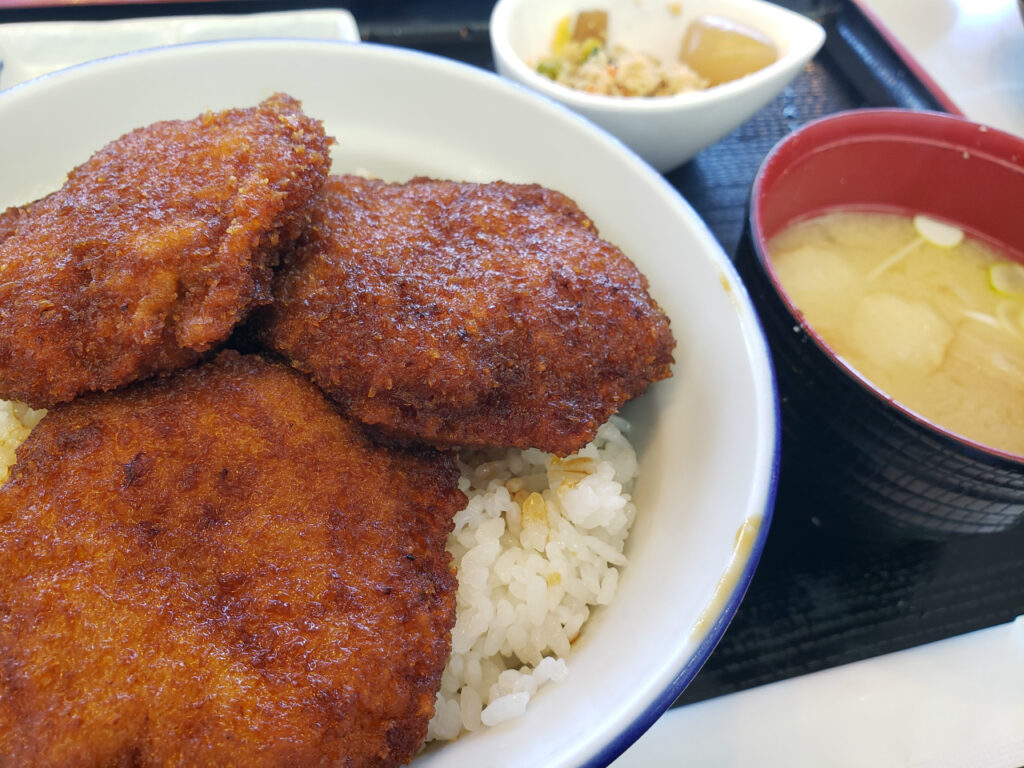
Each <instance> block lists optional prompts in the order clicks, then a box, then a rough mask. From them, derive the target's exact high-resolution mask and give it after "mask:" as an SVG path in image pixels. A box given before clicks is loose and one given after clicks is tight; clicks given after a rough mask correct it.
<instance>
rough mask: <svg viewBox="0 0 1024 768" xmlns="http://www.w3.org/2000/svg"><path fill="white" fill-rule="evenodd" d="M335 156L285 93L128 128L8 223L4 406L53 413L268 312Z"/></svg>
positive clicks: (2, 222)
mask: <svg viewBox="0 0 1024 768" xmlns="http://www.w3.org/2000/svg"><path fill="white" fill-rule="evenodd" d="M328 146H329V139H328V138H327V136H326V135H325V134H324V130H323V126H322V125H321V124H320V123H319V122H318V121H316V120H313V119H311V118H309V117H307V116H306V115H304V114H303V113H302V111H301V109H300V107H299V103H298V102H297V101H295V100H294V99H292V98H290V97H288V96H284V95H277V96H274V97H272V98H270V99H268V100H267V101H265V102H263V103H262V104H260V105H259V106H257V107H254V108H251V109H233V110H228V111H225V112H215V113H207V114H204V115H202V116H200V117H198V118H196V119H194V120H184V121H172V122H162V123H155V124H153V125H150V126H148V127H145V128H140V129H138V130H135V131H132V132H131V133H129V134H127V135H125V136H122V137H121V138H119V139H117V140H115V141H113V142H111V143H110V144H108V145H107V146H106V147H104V148H103V149H101V150H100V151H99V152H97V153H96V154H94V155H93V156H92V157H91V158H90V159H89V160H87V161H86V162H85V163H84V164H82V165H80V166H79V167H77V168H75V169H74V170H73V171H71V173H70V174H69V175H68V179H67V182H66V183H65V184H64V186H63V187H62V188H61V189H59V190H58V191H56V192H54V193H52V194H50V195H48V196H47V197H44V198H42V199H41V200H38V201H36V202H34V203H30V204H28V205H26V206H24V207H23V208H21V209H9V210H8V211H6V212H5V213H3V214H0V397H2V398H5V399H17V400H23V401H25V402H27V403H29V404H31V405H33V406H35V407H40V406H49V405H52V404H54V403H58V402H65V401H67V400H70V399H72V398H73V397H74V396H76V395H77V394H79V393H81V392H85V391H90V390H107V389H113V388H115V387H119V386H122V385H124V384H127V383H129V382H131V381H134V380H136V379H139V378H143V377H146V376H149V375H151V374H153V373H157V372H160V371H168V370H173V369H175V368H180V367H185V366H188V365H191V364H193V363H195V362H196V361H197V360H198V359H199V358H200V356H201V355H202V353H204V352H206V351H207V350H209V349H210V348H211V347H212V346H213V345H215V344H217V343H218V342H220V341H222V340H223V339H225V338H227V336H228V335H229V334H230V333H231V330H232V329H233V328H234V327H235V325H236V324H237V323H239V322H240V321H241V320H242V319H243V318H244V317H245V316H246V314H247V313H248V312H249V310H250V309H252V308H253V307H254V306H256V305H259V304H262V303H265V302H266V301H267V300H268V296H269V294H268V287H269V282H270V278H271V275H272V267H273V266H275V265H276V263H277V259H278V255H279V252H280V250H281V249H282V248H284V247H287V246H288V245H289V244H290V243H291V241H293V240H294V239H295V237H296V236H297V235H298V234H299V232H300V231H301V230H302V229H303V228H304V226H305V225H306V222H307V214H308V206H307V204H308V202H309V200H310V199H311V198H312V197H313V195H314V194H315V193H317V192H318V191H319V190H320V188H321V187H322V185H323V183H324V180H325V179H326V176H327V171H328V168H329V165H330V157H329V153H328Z"/></svg>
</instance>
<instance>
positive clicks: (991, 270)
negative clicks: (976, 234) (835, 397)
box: [768, 211, 1024, 455]
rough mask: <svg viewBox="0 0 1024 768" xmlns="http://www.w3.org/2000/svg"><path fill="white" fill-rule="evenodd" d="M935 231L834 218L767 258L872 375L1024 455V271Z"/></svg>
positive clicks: (790, 233) (780, 239) (786, 235)
mask: <svg viewBox="0 0 1024 768" xmlns="http://www.w3.org/2000/svg"><path fill="white" fill-rule="evenodd" d="M935 225H936V223H935V222H932V221H930V220H922V217H911V216H907V215H902V214H896V213H877V212H862V211H835V212H831V213H827V214H824V215H822V216H818V217H815V218H812V219H808V220H805V221H802V222H797V223H796V224H793V225H791V226H789V227H787V228H786V229H785V230H783V231H782V232H780V233H779V234H778V235H777V236H776V237H774V238H772V240H771V241H770V242H769V244H768V254H769V258H770V260H771V263H772V266H773V268H774V270H775V273H776V275H777V277H778V279H779V282H780V283H781V285H782V287H783V289H784V290H785V291H786V293H787V294H788V295H789V297H790V299H791V301H792V302H793V304H794V305H795V306H796V307H797V309H798V310H799V311H800V312H801V313H802V314H803V316H804V319H805V320H806V321H807V323H808V324H809V325H810V326H811V327H812V328H813V329H814V330H815V332H817V333H818V335H819V336H821V338H822V339H823V340H824V341H825V342H826V343H827V344H828V345H829V346H830V347H831V348H832V349H833V351H834V352H835V353H837V354H838V355H839V356H841V357H842V358H843V359H844V360H845V361H846V362H847V363H848V364H849V365H850V366H851V367H853V368H854V369H856V370H857V371H858V372H859V373H860V374H861V375H862V376H863V377H865V378H866V379H868V380H869V381H871V382H872V383H873V384H874V385H875V386H876V387H878V388H879V389H881V390H882V391H883V392H885V393H886V394H888V395H889V396H891V397H892V398H893V399H895V400H897V401H899V402H900V403H902V404H903V405H904V406H905V407H907V408H908V409H910V410H912V411H915V412H916V413H918V414H920V415H921V416H923V417H924V418H926V419H928V420H929V421H932V422H934V423H936V424H939V425H941V426H943V427H945V428H946V429H948V430H951V431H953V432H956V433H958V434H960V435H962V436H964V437H966V438H968V439H970V440H973V441H975V442H979V443H982V444H985V445H988V446H991V447H993V448H996V449H998V450H1002V451H1006V452H1009V453H1014V454H1021V455H1024V266H1022V265H1021V264H1019V263H1017V262H1015V261H1012V260H1010V258H1009V256H1008V255H1007V254H1005V253H1000V252H999V251H997V250H995V249H994V248H992V247H990V246H989V245H987V244H985V243H982V242H980V241H979V240H977V239H974V238H971V237H967V238H962V237H957V235H961V234H962V233H960V232H959V230H956V229H952V228H950V227H945V228H943V227H942V226H941V225H940V226H938V227H937V228H936V226H935ZM936 230H937V232H938V233H937V234H936ZM951 234H952V235H953V236H951ZM954 240H957V241H958V242H956V243H955V244H953V243H952V242H951V241H954ZM940 243H941V244H940Z"/></svg>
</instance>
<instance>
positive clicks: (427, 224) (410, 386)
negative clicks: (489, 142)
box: [258, 176, 675, 456]
mask: <svg viewBox="0 0 1024 768" xmlns="http://www.w3.org/2000/svg"><path fill="white" fill-rule="evenodd" d="M324 197H325V201H324V205H323V210H322V211H320V212H319V213H318V214H316V215H315V217H314V223H313V227H312V228H311V230H310V232H309V233H308V234H307V236H306V240H305V242H304V243H303V244H302V245H300V247H299V248H298V249H297V252H296V254H295V255H294V257H293V258H289V259H288V260H286V262H285V263H284V265H283V267H282V270H281V272H280V273H279V275H278V276H277V278H275V283H274V289H273V290H274V303H273V304H272V305H271V306H270V307H268V308H267V309H266V310H264V311H261V312H260V316H259V318H258V327H259V331H260V335H261V337H262V339H263V340H264V342H265V343H266V344H267V345H268V346H269V347H271V348H272V349H274V350H276V351H277V352H279V353H280V354H282V355H284V356H285V357H286V358H287V359H288V360H290V361H291V363H292V364H293V365H295V366H296V367H297V368H299V369H300V370H303V371H306V372H308V373H310V374H312V375H313V377H314V379H315V380H316V381H317V383H318V384H320V386H321V387H322V388H324V390H325V391H327V392H328V393H329V394H330V395H331V396H332V397H334V398H335V399H336V400H337V401H338V402H339V403H340V404H341V405H342V406H343V407H344V408H345V409H346V410H347V411H348V412H349V413H351V415H353V416H354V417H355V418H358V419H360V420H361V421H363V422H365V423H366V424H369V425H372V426H374V427H376V428H377V429H379V430H380V431H382V432H384V433H386V434H388V435H392V436H395V437H398V438H402V439H412V440H421V441H425V442H428V443H432V444H436V445H442V446H447V445H466V446H483V445H503V446H515V447H519V448H530V447H535V448H540V449H541V450H544V451H550V452H554V453H557V454H559V455H563V456H564V455H567V454H569V453H572V452H573V451H575V450H578V449H579V448H581V447H583V446H584V445H585V444H586V443H587V442H588V441H590V440H591V439H592V438H593V436H594V434H595V433H596V431H597V428H598V427H599V426H600V425H601V424H602V423H603V422H604V421H606V420H607V418H608V417H609V416H610V415H611V414H612V413H614V412H615V411H616V410H618V408H619V407H620V406H621V405H622V404H623V403H625V402H626V401H628V400H629V399H631V398H633V397H635V396H636V395H639V394H641V393H642V392H643V391H644V390H645V389H646V388H647V386H648V384H649V383H650V382H652V381H657V380H658V379H663V378H666V377H667V376H669V375H671V372H670V365H671V363H672V349H673V347H674V345H675V342H674V340H673V338H672V334H671V331H670V330H669V325H668V320H667V318H666V317H665V316H664V315H663V314H662V312H661V310H660V309H659V308H658V306H657V304H656V303H655V302H654V301H653V299H651V297H650V296H649V295H648V293H647V281H646V280H645V278H644V277H643V276H642V275H641V274H640V273H639V272H638V271H637V269H636V267H635V266H634V265H633V263H632V262H631V261H630V260H629V259H628V258H627V257H626V256H625V255H624V254H623V253H622V252H621V251H620V250H619V249H618V248H616V247H615V246H614V245H612V244H610V243H608V242H606V241H604V240H602V239H601V238H600V237H598V234H597V231H596V229H595V227H594V225H593V224H592V223H591V222H590V220H589V219H587V217H586V216H585V215H584V213H583V212H582V211H580V209H579V208H578V207H577V206H576V205H575V203H573V202H572V201H571V200H570V199H569V198H567V197H565V196H564V195H562V194H560V193H558V192H554V191H551V190H549V189H545V188H543V187H540V186H537V185H516V184H508V183H504V182H493V183H490V184H470V183H456V182H450V181H434V180H430V179H414V180H412V181H411V182H408V183H406V184H387V183H384V182H382V181H378V180H370V179H364V178H361V177H355V176H345V177H332V179H331V180H330V181H329V182H328V184H327V186H326V187H325V193H324Z"/></svg>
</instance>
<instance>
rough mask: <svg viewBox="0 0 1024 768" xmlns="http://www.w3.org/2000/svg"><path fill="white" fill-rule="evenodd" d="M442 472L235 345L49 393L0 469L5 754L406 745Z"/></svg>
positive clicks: (425, 716) (437, 599) (118, 760)
mask: <svg viewBox="0 0 1024 768" xmlns="http://www.w3.org/2000/svg"><path fill="white" fill-rule="evenodd" d="M457 480H458V469H457V467H456V464H455V461H454V460H453V459H452V458H451V457H450V456H448V455H446V454H442V453H439V452H436V451H433V450H430V449H422V450H418V451H413V450H399V449H393V448H386V447H382V446H379V445H376V444H374V443H372V442H370V441H368V440H367V438H366V437H365V435H364V433H363V431H362V430H361V429H360V428H359V427H358V425H354V424H353V423H352V422H349V421H348V420H346V419H344V418H343V417H342V416H341V415H340V414H339V413H338V412H337V410H336V409H335V407H334V406H333V405H332V404H330V403H329V402H328V401H327V400H326V399H325V398H324V396H323V394H322V393H321V392H320V391H319V390H318V389H317V388H316V387H315V386H314V385H313V384H312V383H310V382H309V381H308V380H307V379H305V378H304V377H302V376H301V375H300V374H298V373H296V372H295V371H293V370H292V369H290V368H288V367H287V366H285V365H284V364H282V363H270V362H267V361H265V360H263V359H262V358H259V357H255V356H241V355H238V354H237V353H235V352H224V353H221V355H220V356H219V357H217V358H215V359H214V360H213V361H212V362H209V363H205V364H203V365H200V366H197V367H195V368H191V369H188V370H186V371H179V372H176V373H173V374H169V375H167V376H160V377H155V378H152V379H150V380H148V381H146V382H142V383H137V384H135V385H132V386H131V387H128V388H127V389H124V390H120V391H117V392H110V393H104V394H88V395H83V396H81V397H80V398H76V400H75V401H73V402H72V403H69V404H64V405H60V406H57V407H55V408H53V409H52V410H51V411H50V412H49V414H48V415H47V416H46V418H44V419H43V421H42V422H40V423H39V424H38V425H37V426H36V428H35V430H34V431H33V432H32V434H31V435H30V436H29V437H28V439H27V441H26V442H25V443H24V444H23V445H22V446H21V447H20V449H19V451H18V462H17V464H16V465H15V467H14V469H13V473H12V477H11V479H10V480H9V481H8V483H7V484H6V485H5V486H3V488H0V541H3V542H4V546H3V547H2V548H0V765H4V766H39V765H52V766H56V765H61V766H65V765H67V766H70V765H95V766H128V765H131V766H170V765H179V766H184V765H233V766H285V765H287V766H307V765H345V766H393V765H398V764H401V763H404V762H406V761H408V760H409V759H410V757H411V756H412V755H413V754H414V752H415V750H416V749H417V748H418V746H419V744H420V742H421V741H422V739H423V738H424V735H425V733H426V728H427V722H428V720H429V718H430V717H431V715H432V713H433V707H434V700H435V696H436V694H437V690H438V686H439V684H440V675H441V672H442V670H443V668H444V665H445V663H446V661H447V657H448V655H449V653H450V632H451V629H452V627H453V625H454V622H455V578H454V576H453V574H452V572H451V569H450V555H449V554H448V553H447V552H446V551H445V540H446V537H447V534H448V533H449V531H450V530H451V528H452V518H453V515H454V513H455V512H456V511H457V510H458V509H460V508H461V507H463V506H464V505H465V497H464V496H463V494H462V493H461V492H460V491H459V490H458V489H457Z"/></svg>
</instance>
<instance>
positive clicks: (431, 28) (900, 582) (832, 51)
mask: <svg viewBox="0 0 1024 768" xmlns="http://www.w3.org/2000/svg"><path fill="white" fill-rule="evenodd" d="M779 4H780V5H783V6H786V7H789V8H792V9H793V10H796V11H798V12H800V13H804V14H806V15H808V16H810V17H812V18H814V19H816V20H817V21H819V22H820V23H822V24H823V25H824V26H825V28H826V30H827V32H828V39H827V42H826V44H825V47H824V48H823V50H822V51H821V53H819V55H818V56H817V57H816V58H815V59H814V60H813V61H812V62H811V63H810V64H808V65H807V67H806V68H805V69H804V71H803V72H802V73H801V74H800V75H799V76H798V77H797V78H796V80H794V82H793V83H792V84H791V85H790V86H789V87H788V88H786V89H785V91H783V93H782V94H781V95H780V96H779V97H778V98H776V99H775V101H773V102H772V103H771V104H770V105H768V106H767V107H765V108H764V109H763V110H761V111H760V112H758V113H757V114H756V115H755V116H754V117H753V119H751V120H750V121H748V122H747V123H745V124H744V125H742V126H741V127H739V128H738V129H737V130H735V131H734V132H733V133H732V134H730V135H729V136H728V137H726V138H725V139H724V140H722V141H721V142H719V143H718V144H716V145H714V146H712V147H711V148H709V149H707V150H705V151H704V152H702V153H700V154H699V155H697V157H696V158H694V159H693V160H692V161H691V162H689V163H687V164H686V165H684V166H683V167H681V168H679V169H677V170H675V171H673V172H671V173H670V174H668V175H667V178H668V180H669V181H670V182H671V183H672V184H673V185H674V186H675V188H676V189H677V190H679V192H680V193H681V194H682V195H683V196H684V197H685V198H686V199H687V200H688V201H689V202H690V204H691V205H692V206H693V207H694V208H695V209H696V211H697V212H698V213H699V214H700V215H701V216H702V217H703V219H704V221H705V222H707V224H708V226H709V228H710V229H711V231H712V232H713V233H714V234H715V236H716V237H717V238H718V240H719V241H720V242H721V244H722V246H723V248H724V249H725V251H726V253H728V254H733V253H734V252H735V249H736V246H737V243H738V242H739V240H740V237H741V235H742V232H743V227H744V221H745V216H746V199H747V193H748V190H749V187H750V184H751V181H752V180H753V177H754V174H755V173H756V171H757V168H758V166H759V164H760V162H761V160H762V159H763V158H764V156H765V154H766V153H767V152H768V151H769V150H770V149H771V147H772V146H773V145H774V144H775V143H776V142H777V141H778V140H779V139H780V138H782V137H783V136H785V135H786V134H787V133H788V132H790V131H792V130H794V129H795V128H797V127H799V126H800V125H802V124H803V123H805V122H807V121H809V120H813V119H815V118H817V117H820V116H823V115H826V114H829V113H832V112H837V111H840V110H845V109H854V108H859V107H866V106H892V107H909V108H914V109H933V110H942V109H943V108H944V106H947V105H948V102H946V101H945V100H944V99H943V98H942V96H941V94H937V93H934V92H933V91H930V90H929V87H928V85H927V84H925V83H924V82H922V81H921V80H920V79H919V78H918V77H917V76H916V75H915V71H914V69H913V67H912V66H909V65H908V63H907V62H906V61H904V60H903V59H902V58H901V57H900V55H899V54H898V53H897V51H895V50H894V49H893V48H892V47H891V46H890V44H889V43H888V41H887V40H886V38H885V37H884V36H883V35H881V34H880V33H879V31H878V30H877V29H876V28H875V27H874V26H872V24H871V22H870V20H869V19H868V18H866V17H865V15H864V14H863V13H862V12H861V11H860V9H859V7H858V6H857V5H856V4H855V3H854V2H852V0H825V1H821V0H789V1H788V2H780V3H779ZM337 5H338V4H333V3H318V2H303V3H295V4H291V3H283V2H204V3H198V4H196V3H175V4H169V3H147V4H144V5H126V4H118V3H111V4H101V5H92V6H82V5H73V6H68V5H60V6H58V5H56V4H55V5H54V6H53V7H40V6H34V7H32V8H24V9H19V10H0V22H6V21H29V20H47V19H103V18H123V17H130V16H142V15H146V16H150V15H170V14H178V13H190V14H195V13H225V12H236V13H238V12H255V11H268V10H282V9H285V8H288V9H294V8H296V7H307V8H312V7H333V6H337ZM340 5H341V6H342V7H346V8H348V9H349V10H350V11H352V13H353V15H354V16H355V17H356V21H357V22H358V24H359V28H360V31H361V33H362V36H363V39H364V40H367V41H373V42H379V43H386V44H392V45H400V46H406V47H411V48H417V49H419V50H423V51H427V52H430V53H435V54H439V55H443V56H448V57H451V58H455V59H459V60H461V61H464V62H468V63H470V64H473V65H476V66H480V67H484V68H491V67H492V60H491V52H490V44H489V41H488V38H487V19H488V16H489V14H490V9H491V5H492V3H491V2H490V0H462V1H457V2H451V1H449V2H444V1H442V0H420V1H419V2H397V1H392V0H358V1H353V2H349V3H343V4H340ZM799 471H800V468H799V467H789V466H784V467H783V468H782V472H783V473H786V472H799ZM827 515H828V510H825V509H821V510H816V509H807V508H805V507H804V506H803V505H802V504H800V502H799V500H790V499H780V502H779V504H778V506H777V508H776V513H775V520H774V522H773V524H772V528H771V532H770V534H769V537H768V544H767V547H766V548H765V552H764V556H763V558H762V560H761V564H760V566H759V568H758V570H757V574H756V576H755V577H754V580H753V583H752V584H751V586H750V590H749V592H748V593H747V596H746V598H745V600H744V601H743V603H742V604H741V606H740V609H739V611H738V613H737V615H736V617H735V619H734V620H733V622H732V624H731V625H730V627H729V629H728V631H727V632H726V634H725V636H724V637H723V639H722V641H721V643H720V644H719V646H718V648H717V649H716V650H715V652H714V653H713V654H712V656H711V658H710V659H709V660H708V662H707V664H706V665H705V666H704V668H703V669H702V671H701V672H700V674H699V675H698V676H697V677H696V679H695V680H694V681H693V683H692V684H691V685H690V686H689V687H688V688H687V690H686V691H685V692H684V693H683V695H682V696H681V697H680V699H679V700H678V701H677V702H676V703H677V704H684V703H688V702H693V701H697V700H700V699H706V698H710V697H713V696H719V695H722V694H726V693H730V692H734V691H738V690H742V689H745V688H750V687H753V686H756V685H761V684H764V683H769V682H773V681H776V680H781V679H785V678H789V677H794V676H797V675H802V674H806V673H809V672H814V671H817V670H821V669H826V668H828V667H832V666H836V665H839V664H844V663H848V662H852V661H857V660H860V659H865V658H869V657H872V656H877V655H879V654H883V653H888V652H891V651H897V650H901V649H904V648H908V647H912V646H915V645H920V644H923V643H927V642H931V641H934V640H940V639H943V638H946V637H951V636H953V635H958V634H962V633H964V632H970V631H972V630H976V629H981V628H984V627H989V626H993V625H995V624H1000V623H1003V622H1007V621H1010V620H1012V619H1013V618H1015V617H1016V616H1017V615H1018V614H1022V613H1024V528H1018V529H1015V530H1012V531H1009V532H1005V533H1000V534H988V535H983V536H977V537H966V538H956V539H949V540H946V541H943V542H929V543H924V542H865V541H861V540H855V539H844V538H843V537H841V536H839V535H836V534H834V533H832V532H831V531H830V530H828V529H825V528H822V527H821V525H820V520H821V519H822V518H823V517H825V518H827Z"/></svg>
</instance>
